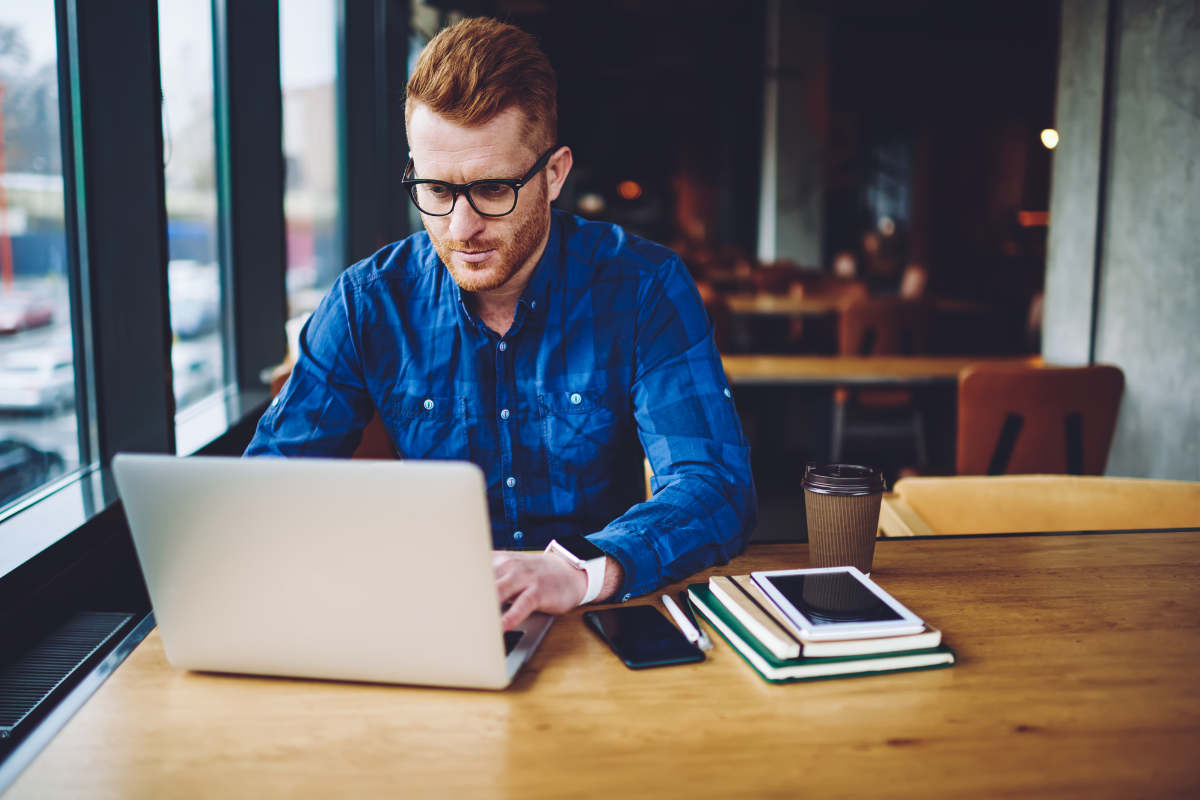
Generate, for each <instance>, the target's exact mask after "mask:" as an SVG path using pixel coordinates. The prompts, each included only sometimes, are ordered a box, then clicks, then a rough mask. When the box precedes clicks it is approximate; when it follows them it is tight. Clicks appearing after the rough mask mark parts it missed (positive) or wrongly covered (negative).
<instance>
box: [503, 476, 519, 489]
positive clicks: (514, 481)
mask: <svg viewBox="0 0 1200 800" xmlns="http://www.w3.org/2000/svg"><path fill="white" fill-rule="evenodd" d="M504 485H505V486H507V487H508V488H510V489H511V488H513V487H514V486H516V485H517V479H516V478H512V477H510V478H509V479H508V480H506V481H505V482H504Z"/></svg>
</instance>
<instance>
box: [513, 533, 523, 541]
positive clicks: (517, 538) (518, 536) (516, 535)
mask: <svg viewBox="0 0 1200 800" xmlns="http://www.w3.org/2000/svg"><path fill="white" fill-rule="evenodd" d="M524 538H525V534H524V533H522V532H521V531H513V541H514V542H519V541H521V540H522V539H524Z"/></svg>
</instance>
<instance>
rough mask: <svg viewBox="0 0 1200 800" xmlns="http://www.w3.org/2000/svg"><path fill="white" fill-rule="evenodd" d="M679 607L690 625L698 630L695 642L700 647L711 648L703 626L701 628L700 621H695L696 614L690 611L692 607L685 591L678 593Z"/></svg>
mask: <svg viewBox="0 0 1200 800" xmlns="http://www.w3.org/2000/svg"><path fill="white" fill-rule="evenodd" d="M679 607H680V608H682V609H683V613H684V614H687V618H688V621H689V622H691V623H692V627H694V628H695V629H696V630H698V631H699V632H700V641H699V642H697V644H699V645H700V649H701V650H712V648H713V643H712V640H711V639H709V638H708V634H707V633H705V632H704V628H701V627H700V623H699V622H697V621H696V615H695V614H693V613H692V607H691V605H690V604H689V603H688V597H687V592H686V591H682V592H680V593H679Z"/></svg>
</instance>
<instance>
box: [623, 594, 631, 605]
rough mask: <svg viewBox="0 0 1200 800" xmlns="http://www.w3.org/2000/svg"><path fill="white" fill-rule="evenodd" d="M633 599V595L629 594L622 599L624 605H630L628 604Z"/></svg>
mask: <svg viewBox="0 0 1200 800" xmlns="http://www.w3.org/2000/svg"><path fill="white" fill-rule="evenodd" d="M631 597H633V595H631V594H627V595H625V596H624V597H622V598H621V602H622V603H628V602H629V598H631Z"/></svg>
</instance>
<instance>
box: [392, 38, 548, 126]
mask: <svg viewBox="0 0 1200 800" xmlns="http://www.w3.org/2000/svg"><path fill="white" fill-rule="evenodd" d="M418 103H420V104H424V105H426V106H428V107H429V109H430V110H431V111H433V112H434V113H435V114H437V115H438V116H440V117H443V118H445V119H447V120H449V121H451V122H453V123H456V124H458V125H467V126H470V125H481V124H483V123H485V122H487V121H489V120H491V119H492V118H493V117H495V116H496V115H497V114H499V113H500V112H502V111H505V110H507V109H509V108H511V107H513V106H516V107H517V108H520V109H521V111H522V112H524V114H525V118H526V128H527V131H528V133H529V135H530V138H531V140H532V142H533V144H534V149H535V150H545V149H546V148H548V147H550V146H551V145H553V144H555V142H556V141H557V139H558V79H557V78H556V77H555V75H554V68H553V67H551V66H550V60H549V59H547V58H546V54H545V53H543V52H542V50H541V48H540V47H538V44H537V40H536V39H535V38H534V37H533V36H532V35H530V34H528V33H526V32H525V31H523V30H521V29H520V28H517V27H515V26H513V25H509V24H507V23H504V22H500V21H499V20H495V19H490V18H488V17H474V18H471V19H465V20H463V21H462V22H459V23H457V24H455V25H451V26H450V27H449V28H445V29H443V30H442V31H441V32H440V33H439V34H438V35H437V36H435V37H433V41H431V42H430V43H429V44H428V45H426V47H425V49H424V50H422V51H421V56H420V58H418V59H417V67H416V69H414V70H413V73H412V76H411V77H409V79H408V90H407V93H406V96H405V100H404V122H405V124H406V125H407V124H408V123H409V121H410V120H411V119H412V112H413V108H415V107H416V105H417V104H418Z"/></svg>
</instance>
